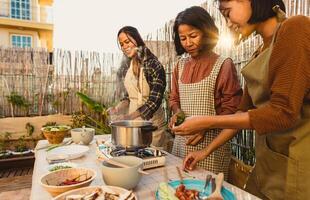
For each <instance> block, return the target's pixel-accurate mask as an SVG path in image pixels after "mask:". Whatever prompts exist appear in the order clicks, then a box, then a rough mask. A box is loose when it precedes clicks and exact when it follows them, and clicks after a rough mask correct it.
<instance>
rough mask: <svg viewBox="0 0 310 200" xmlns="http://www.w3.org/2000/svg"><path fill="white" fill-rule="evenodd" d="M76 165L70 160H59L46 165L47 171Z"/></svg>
mask: <svg viewBox="0 0 310 200" xmlns="http://www.w3.org/2000/svg"><path fill="white" fill-rule="evenodd" d="M76 166H77V165H76V164H75V163H72V162H61V163H56V164H51V165H49V166H48V171H50V172H53V171H57V170H61V169H68V168H75V167H76Z"/></svg>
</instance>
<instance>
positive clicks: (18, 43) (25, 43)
mask: <svg viewBox="0 0 310 200" xmlns="http://www.w3.org/2000/svg"><path fill="white" fill-rule="evenodd" d="M11 39H12V46H13V47H31V46H32V37H31V36H28V35H12V36H11Z"/></svg>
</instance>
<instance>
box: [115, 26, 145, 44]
mask: <svg viewBox="0 0 310 200" xmlns="http://www.w3.org/2000/svg"><path fill="white" fill-rule="evenodd" d="M121 33H125V34H126V35H127V36H130V37H131V38H133V39H134V40H135V42H134V41H131V42H132V43H137V46H138V47H140V46H145V43H144V41H143V39H142V37H141V35H140V33H139V31H138V29H136V28H135V27H133V26H124V27H123V28H121V29H120V30H119V31H118V33H117V37H118V36H119V35H120V34H121ZM128 39H129V40H130V38H128ZM118 44H119V42H118Z"/></svg>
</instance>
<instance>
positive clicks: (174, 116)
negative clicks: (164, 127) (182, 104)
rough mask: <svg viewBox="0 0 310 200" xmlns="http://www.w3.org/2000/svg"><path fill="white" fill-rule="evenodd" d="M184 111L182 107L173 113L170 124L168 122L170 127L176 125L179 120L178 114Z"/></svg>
mask: <svg viewBox="0 0 310 200" xmlns="http://www.w3.org/2000/svg"><path fill="white" fill-rule="evenodd" d="M182 112H183V111H182V110H181V109H179V110H178V112H176V113H175V114H174V115H172V117H171V118H170V121H169V124H168V127H169V128H170V129H172V128H173V127H174V126H175V123H176V122H177V120H178V115H179V114H180V113H182Z"/></svg>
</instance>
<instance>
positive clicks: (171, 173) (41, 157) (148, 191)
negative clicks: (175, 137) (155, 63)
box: [30, 136, 259, 200]
mask: <svg viewBox="0 0 310 200" xmlns="http://www.w3.org/2000/svg"><path fill="white" fill-rule="evenodd" d="M96 138H97V139H104V140H108V139H109V136H97V137H96ZM47 144H48V142H47V141H46V140H40V141H39V142H38V144H37V148H40V147H43V146H45V145H47ZM89 147H90V151H89V152H88V153H87V154H86V155H85V156H83V157H80V158H78V159H75V160H72V161H71V162H74V163H76V164H77V165H78V166H79V167H86V168H91V169H94V170H95V171H96V172H97V177H96V178H95V180H94V181H93V182H92V183H91V185H92V186H94V185H105V183H104V180H103V178H102V173H101V168H100V163H99V162H98V161H97V160H96V158H97V156H96V144H95V142H92V143H91V144H90V145H89ZM46 154H47V152H46V151H45V150H44V149H42V150H38V151H36V152H35V158H36V159H35V164H34V170H33V176H32V188H31V196H30V199H31V200H49V199H52V196H51V195H50V194H49V193H48V192H47V191H46V190H45V189H44V188H43V187H42V186H41V185H40V178H41V176H42V175H44V174H46V173H48V162H47V161H46ZM176 166H179V167H181V166H182V160H181V159H180V158H178V157H176V156H174V155H172V154H168V155H167V157H166V165H165V168H166V169H167V171H168V177H169V179H170V180H177V179H179V178H178V173H177V170H176ZM147 172H149V173H150V175H147V176H143V177H142V179H141V181H140V183H139V184H138V186H137V187H136V188H135V189H134V192H135V194H136V196H137V197H138V199H139V200H149V199H152V200H154V199H155V191H156V189H157V187H158V184H159V183H160V182H163V181H164V167H159V168H154V169H149V170H147ZM208 173H210V172H207V171H205V170H202V169H198V170H195V171H192V172H190V174H186V173H184V177H185V178H187V177H188V178H193V177H194V178H196V179H201V180H204V178H205V177H206V174H208ZM223 185H224V186H225V187H226V188H227V189H229V190H230V191H232V192H233V193H234V195H235V196H236V198H237V199H238V200H241V199H244V200H256V199H259V198H257V197H255V196H253V195H251V194H249V193H247V192H245V191H243V190H241V189H239V188H237V187H235V186H233V185H231V184H229V183H227V182H224V184H223Z"/></svg>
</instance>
